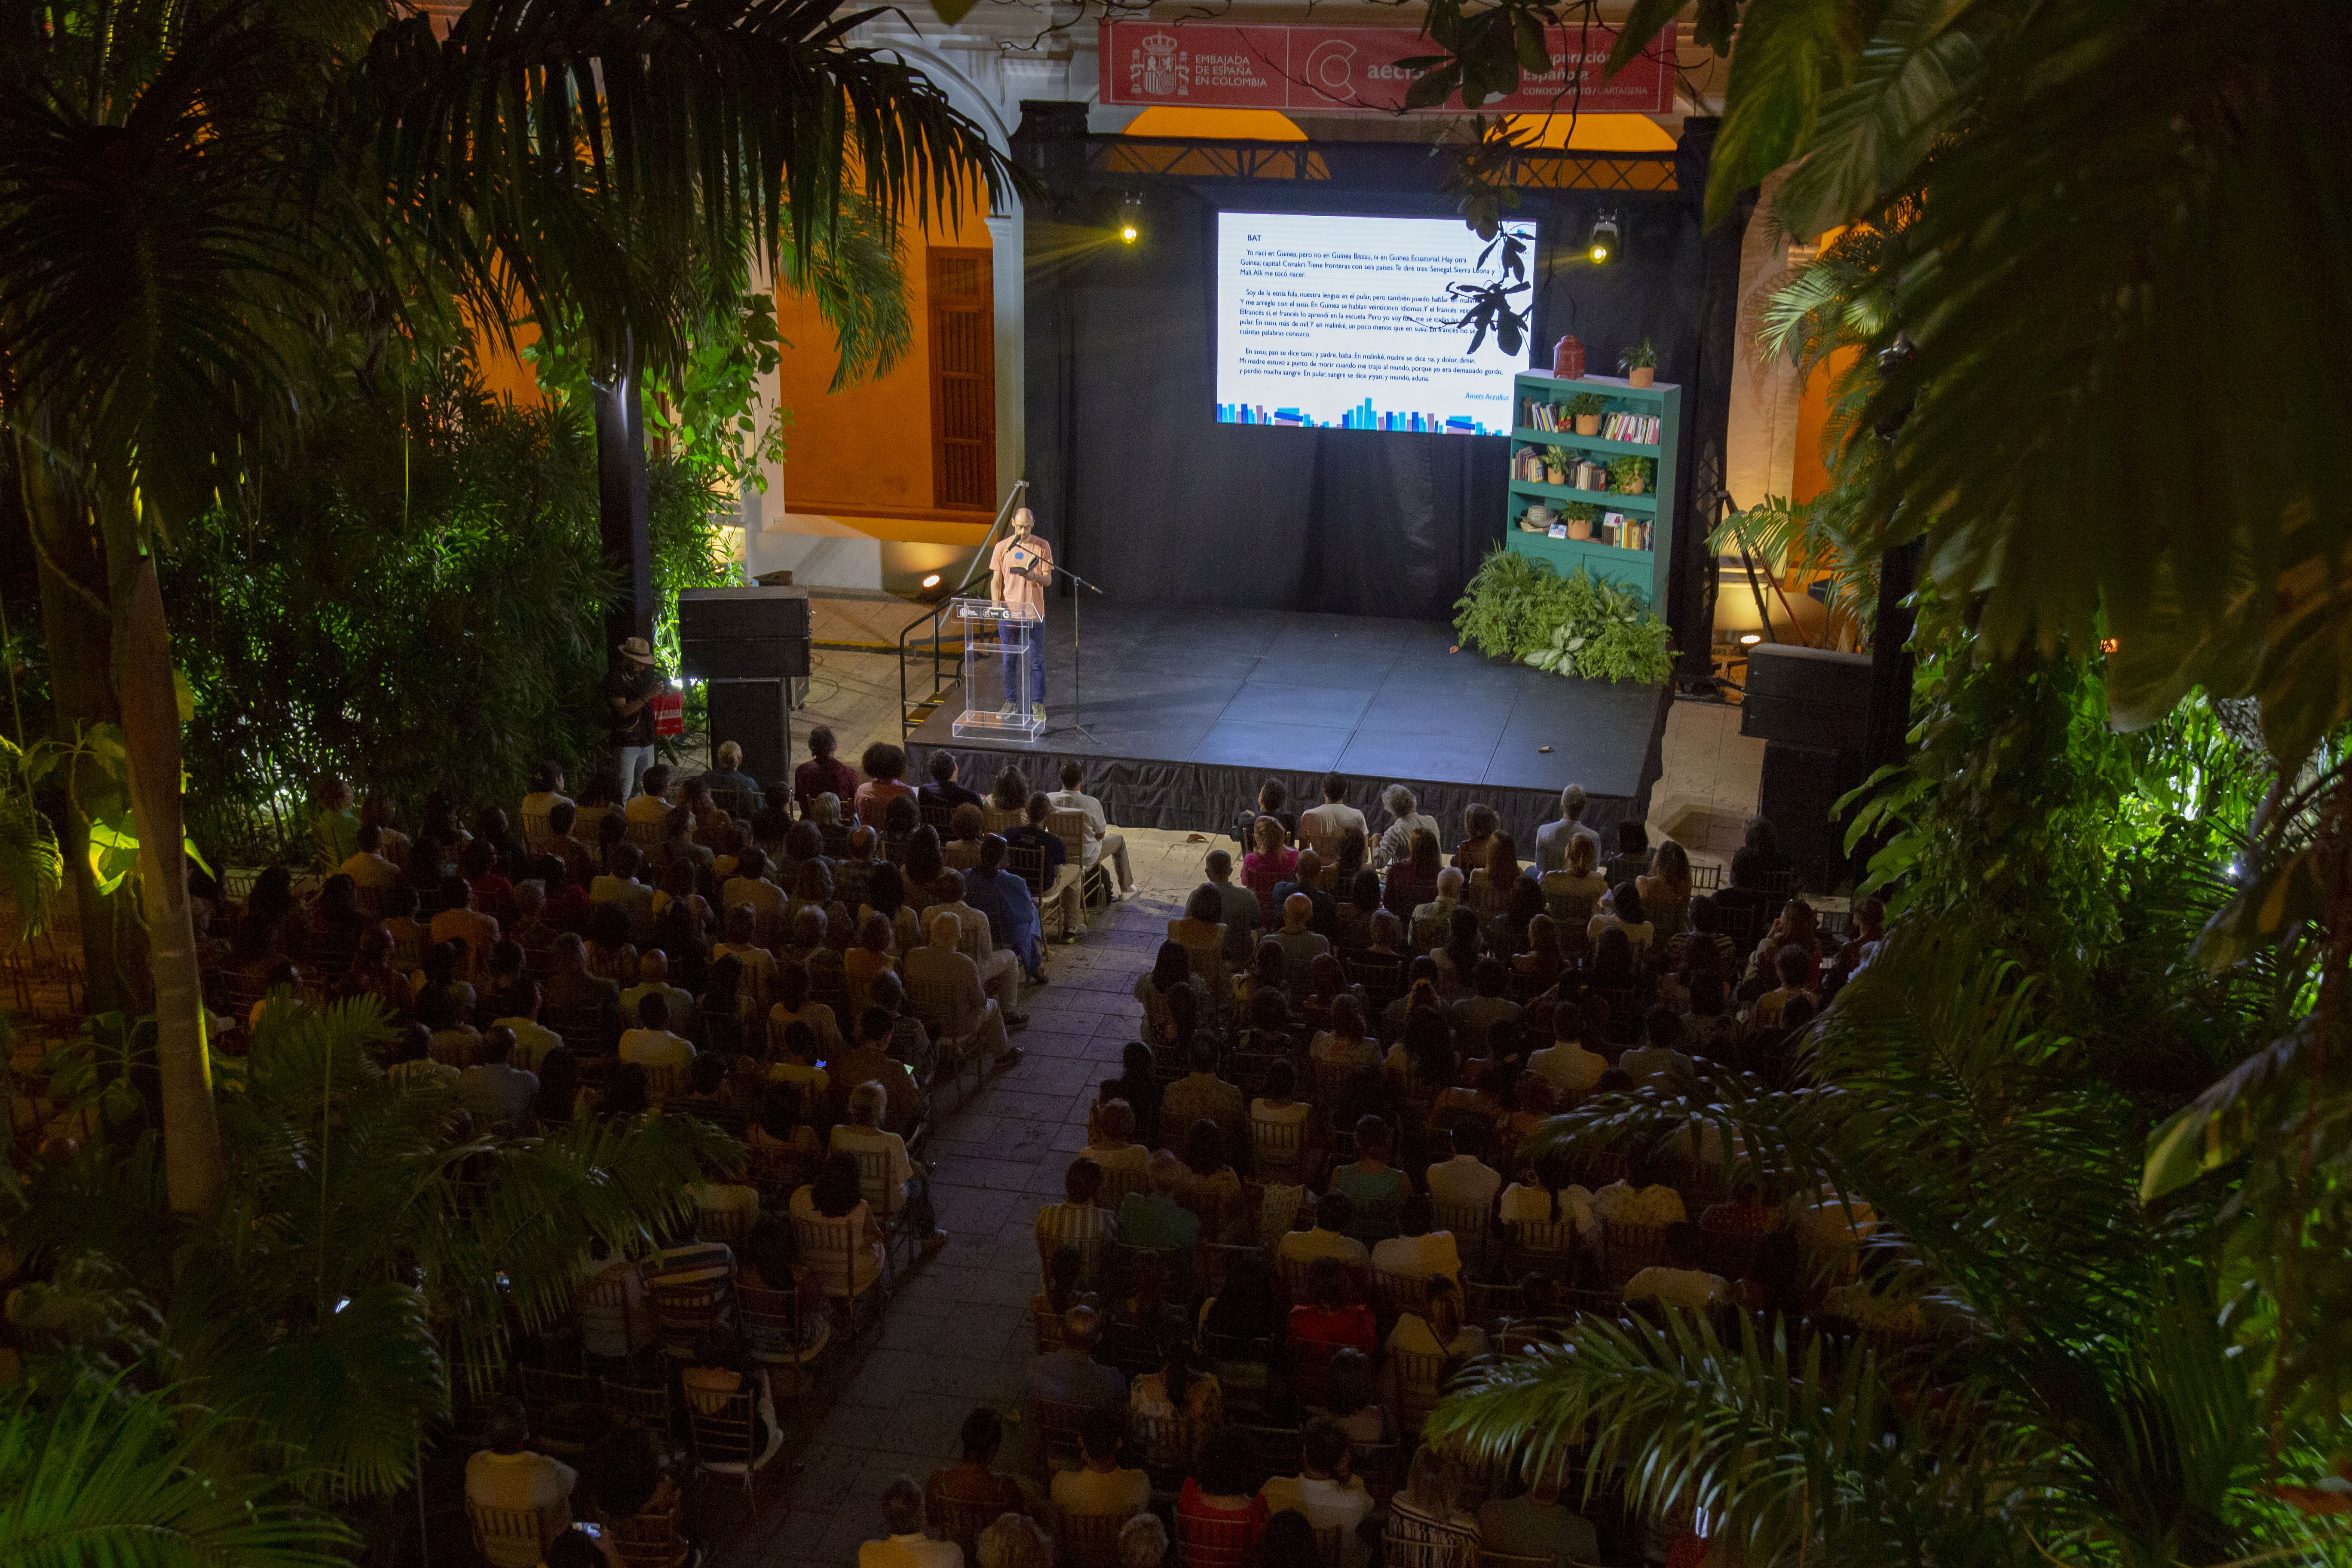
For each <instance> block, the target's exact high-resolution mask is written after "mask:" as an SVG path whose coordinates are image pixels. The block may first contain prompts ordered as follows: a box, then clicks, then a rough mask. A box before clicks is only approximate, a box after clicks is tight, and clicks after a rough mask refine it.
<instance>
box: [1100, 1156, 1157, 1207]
mask: <svg viewBox="0 0 2352 1568" xmlns="http://www.w3.org/2000/svg"><path fill="white" fill-rule="evenodd" d="M1102 1178H1103V1179H1102V1190H1101V1191H1099V1192H1097V1193H1096V1194H1095V1206H1096V1207H1097V1208H1105V1209H1108V1210H1110V1211H1111V1212H1112V1213H1114V1214H1116V1213H1118V1205H1121V1204H1123V1203H1125V1202H1126V1201H1127V1194H1129V1193H1140V1192H1147V1191H1149V1190H1150V1186H1151V1173H1150V1172H1149V1171H1148V1170H1145V1169H1143V1168H1141V1167H1139V1166H1135V1165H1105V1166H1104V1167H1103V1173H1102Z"/></svg>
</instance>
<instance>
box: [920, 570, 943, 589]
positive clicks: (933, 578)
mask: <svg viewBox="0 0 2352 1568" xmlns="http://www.w3.org/2000/svg"><path fill="white" fill-rule="evenodd" d="M939 585H940V574H938V573H936V572H934V573H932V574H930V575H929V576H928V577H926V578H924V579H923V586H924V587H926V588H936V587H938V586H939Z"/></svg>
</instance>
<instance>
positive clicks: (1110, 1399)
mask: <svg viewBox="0 0 2352 1568" xmlns="http://www.w3.org/2000/svg"><path fill="white" fill-rule="evenodd" d="M1101 1337H1102V1319H1101V1318H1100V1317H1099V1316H1098V1315H1097V1313H1096V1311H1095V1310H1094V1309H1093V1308H1092V1307H1084V1306H1080V1307H1073V1308H1071V1309H1070V1310H1068V1311H1067V1312H1065V1313H1064V1314H1063V1315H1062V1342H1061V1343H1060V1344H1059V1345H1057V1346H1055V1348H1054V1349H1052V1350H1050V1351H1046V1352H1044V1353H1043V1354H1041V1355H1039V1356H1038V1357H1037V1358H1036V1359H1035V1360H1034V1361H1032V1362H1031V1363H1029V1376H1028V1382H1027V1388H1028V1394H1029V1397H1030V1398H1031V1399H1042V1400H1046V1401H1049V1402H1051V1403H1053V1404H1056V1405H1084V1406H1086V1407H1087V1408H1088V1409H1094V1408H1097V1407H1101V1406H1108V1407H1110V1408H1112V1409H1114V1410H1124V1409H1125V1408H1126V1407H1127V1378H1126V1376H1125V1374H1123V1373H1120V1372H1119V1370H1118V1368H1117V1367H1111V1366H1105V1365H1103V1364H1102V1363H1100V1362H1098V1361H1097V1360H1095V1359H1094V1350H1095V1344H1096V1342H1097V1341H1098V1340H1100V1339H1101Z"/></svg>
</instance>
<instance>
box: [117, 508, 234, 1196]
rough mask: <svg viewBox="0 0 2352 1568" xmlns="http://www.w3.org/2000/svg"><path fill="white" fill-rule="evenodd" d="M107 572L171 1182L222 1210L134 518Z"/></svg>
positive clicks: (163, 685)
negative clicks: (137, 846) (129, 762)
mask: <svg viewBox="0 0 2352 1568" xmlns="http://www.w3.org/2000/svg"><path fill="white" fill-rule="evenodd" d="M106 521H108V523H109V524H110V526H108V527H107V528H106V529H105V533H106V543H107V552H106V553H107V567H108V571H107V576H108V579H109V581H110V584H111V585H112V588H113V600H114V646H115V650H116V653H117V655H118V657H119V658H120V659H121V678H120V685H119V688H118V689H119V691H120V693H121V699H122V742H123V747H124V749H125V750H126V751H128V752H129V753H130V757H131V770H130V771H131V811H132V812H133V814H134V815H135V816H136V819H137V821H138V824H139V897H140V902H141V904H142V908H143V909H144V910H145V911H146V915H147V963H148V970H149V972H150V973H152V974H153V975H154V977H155V1058H156V1068H157V1070H158V1073H159V1075H160V1077H161V1079H162V1085H161V1087H162V1090H163V1179H164V1186H165V1189H166V1192H167V1194H168V1195H169V1197H170V1201H171V1205H172V1208H173V1212H174V1213H176V1214H183V1215H191V1216H193V1217H194V1218H198V1219H207V1220H208V1219H212V1218H214V1217H215V1216H216V1215H219V1213H220V1207H221V1198H222V1194H223V1192H224V1190H225V1189H226V1186H227V1184H228V1173H227V1167H226V1164H225V1163H223V1160H222V1157H221V1138H220V1121H219V1119H218V1117H217V1116H216V1115H215V1111H214V1107H213V1082H212V1058H211V1055H210V1052H209V1049H208V1047H206V1045H205V1016H204V984H203V976H202V974H201V973H200V971H199V969H198V966H197V963H196V932H195V927H194V923H193V922H191V921H190V920H189V918H188V874H187V857H186V855H185V854H184V852H183V851H182V849H181V842H182V836H183V831H184V830H183V828H182V826H181V819H180V699H179V692H178V689H177V688H176V687H175V686H174V685H173V679H172V648H171V634H170V630H169V628H168V627H167V626H165V624H164V621H163V587H162V585H161V584H158V583H157V582H156V580H155V559H154V557H153V556H152V554H150V553H149V552H147V551H145V550H143V549H142V548H141V547H140V546H139V544H138V542H137V541H136V539H135V538H134V537H133V536H132V532H131V523H130V519H129V518H128V517H127V516H122V517H119V518H108V519H107V520H106Z"/></svg>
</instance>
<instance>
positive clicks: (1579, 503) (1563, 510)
mask: <svg viewBox="0 0 2352 1568" xmlns="http://www.w3.org/2000/svg"><path fill="white" fill-rule="evenodd" d="M1559 515H1560V517H1561V518H1562V519H1563V520H1564V521H1569V522H1599V521H1601V509H1600V508H1599V507H1597V506H1594V505H1593V504H1592V503H1591V501H1585V500H1572V501H1569V502H1566V503H1564V504H1563V505H1562V506H1561V507H1560V509H1559Z"/></svg>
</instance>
